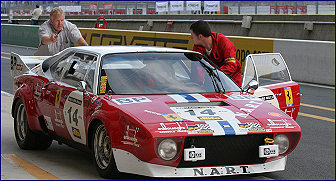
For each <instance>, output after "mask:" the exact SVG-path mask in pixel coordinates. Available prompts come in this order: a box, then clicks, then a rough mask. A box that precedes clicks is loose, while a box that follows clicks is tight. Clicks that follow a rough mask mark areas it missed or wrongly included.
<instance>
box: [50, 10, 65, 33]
mask: <svg viewBox="0 0 336 181" xmlns="http://www.w3.org/2000/svg"><path fill="white" fill-rule="evenodd" d="M64 19H65V15H64V12H63V10H62V9H61V8H54V9H52V10H51V12H50V24H51V25H52V26H53V27H54V29H55V30H56V31H58V32H59V31H61V30H62V29H63V26H64Z"/></svg>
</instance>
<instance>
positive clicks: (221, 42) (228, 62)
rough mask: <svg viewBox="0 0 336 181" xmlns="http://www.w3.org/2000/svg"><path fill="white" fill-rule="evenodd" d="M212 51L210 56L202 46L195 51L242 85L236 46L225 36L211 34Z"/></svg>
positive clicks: (194, 49)
mask: <svg viewBox="0 0 336 181" xmlns="http://www.w3.org/2000/svg"><path fill="white" fill-rule="evenodd" d="M211 37H212V50H211V53H210V55H208V54H207V53H206V51H205V48H204V47H202V46H200V45H194V47H193V51H196V52H199V53H201V54H203V55H204V56H206V57H208V59H210V60H211V61H212V62H213V63H215V64H216V65H217V66H218V67H220V69H222V70H223V71H224V72H225V73H226V74H227V75H228V76H230V77H231V79H232V80H233V81H235V82H236V83H237V84H238V85H239V86H241V84H242V75H241V64H240V62H239V61H238V60H237V59H236V48H235V47H234V44H233V43H232V42H231V41H230V40H229V39H228V38H227V37H226V36H224V35H223V34H220V33H215V32H212V33H211Z"/></svg>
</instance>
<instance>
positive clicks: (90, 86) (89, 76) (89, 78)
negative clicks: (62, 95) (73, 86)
mask: <svg viewBox="0 0 336 181" xmlns="http://www.w3.org/2000/svg"><path fill="white" fill-rule="evenodd" d="M95 71H96V61H94V62H93V63H92V64H91V66H90V69H89V72H88V74H87V76H86V79H85V81H86V83H87V88H86V90H87V91H89V92H93V83H94V74H95Z"/></svg>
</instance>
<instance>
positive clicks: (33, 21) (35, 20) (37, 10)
mask: <svg viewBox="0 0 336 181" xmlns="http://www.w3.org/2000/svg"><path fill="white" fill-rule="evenodd" d="M41 14H42V10H41V9H40V6H39V5H36V8H35V9H34V11H33V12H32V18H31V20H30V24H31V25H37V24H38V19H39V17H40V16H41Z"/></svg>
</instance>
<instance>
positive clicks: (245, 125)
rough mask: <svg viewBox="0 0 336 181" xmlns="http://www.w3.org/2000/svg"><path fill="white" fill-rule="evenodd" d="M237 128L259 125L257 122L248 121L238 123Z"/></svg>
mask: <svg viewBox="0 0 336 181" xmlns="http://www.w3.org/2000/svg"><path fill="white" fill-rule="evenodd" d="M238 125H239V128H257V127H261V126H260V124H259V123H255V122H250V123H241V124H238Z"/></svg>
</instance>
